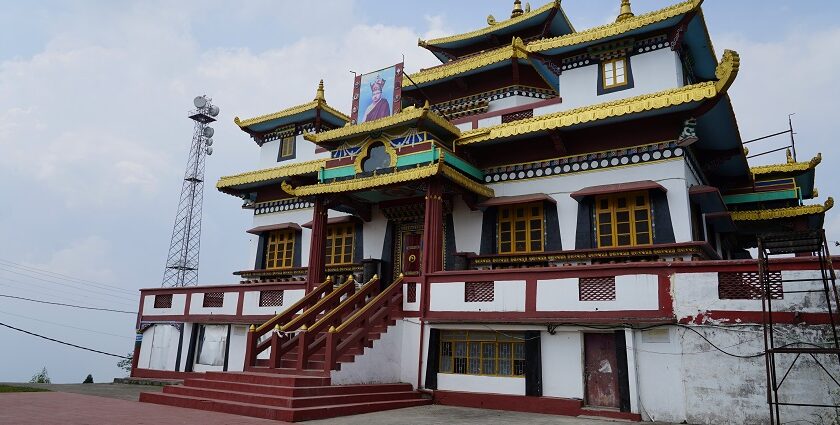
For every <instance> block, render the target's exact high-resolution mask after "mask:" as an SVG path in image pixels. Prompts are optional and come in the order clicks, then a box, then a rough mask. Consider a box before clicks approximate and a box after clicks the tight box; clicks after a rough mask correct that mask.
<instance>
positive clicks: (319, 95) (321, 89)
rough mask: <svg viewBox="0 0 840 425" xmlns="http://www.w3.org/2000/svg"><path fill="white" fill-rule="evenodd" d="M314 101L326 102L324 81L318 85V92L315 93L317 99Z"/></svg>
mask: <svg viewBox="0 0 840 425" xmlns="http://www.w3.org/2000/svg"><path fill="white" fill-rule="evenodd" d="M314 100H321V101H324V102H326V99H324V80H321V82H319V83H318V90H317V91H316V92H315V99H314Z"/></svg>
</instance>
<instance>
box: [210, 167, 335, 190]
mask: <svg viewBox="0 0 840 425" xmlns="http://www.w3.org/2000/svg"><path fill="white" fill-rule="evenodd" d="M326 163H327V159H316V160H313V161H306V162H297V163H292V164H288V165H283V166H280V167H274V168H266V169H263V170H255V171H249V172H247V173H241V174H235V175H232V176H224V177H222V178H220V179H219V181H218V182H216V189H218V190H219V191H221V192H224V193H228V194H234V193H236V192H240V191H243V190H247V189H250V188H253V187H257V186H261V185H264V184H266V183H270V182H277V183H279V182H281V181H284V180H285V179H288V178H290V177H295V176H304V175H314V174H316V173H317V172H318V171H320V170H321V169H322V168H324V166H325V164H326Z"/></svg>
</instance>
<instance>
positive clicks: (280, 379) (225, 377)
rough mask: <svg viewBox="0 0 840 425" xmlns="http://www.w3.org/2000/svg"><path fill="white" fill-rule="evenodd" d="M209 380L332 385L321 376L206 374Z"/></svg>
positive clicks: (247, 373) (284, 384) (291, 384)
mask: <svg viewBox="0 0 840 425" xmlns="http://www.w3.org/2000/svg"><path fill="white" fill-rule="evenodd" d="M205 377H206V378H207V379H211V380H216V381H233V382H247V383H250V384H265V385H281V386H306V387H311V386H319V385H330V378H327V377H321V376H302V375H281V374H277V373H255V372H205Z"/></svg>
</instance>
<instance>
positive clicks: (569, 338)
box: [540, 331, 584, 399]
mask: <svg viewBox="0 0 840 425" xmlns="http://www.w3.org/2000/svg"><path fill="white" fill-rule="evenodd" d="M540 354H541V355H542V382H543V396H545V397H563V398H576V399H583V396H584V393H583V338H582V334H581V333H580V332H578V331H571V332H564V331H557V332H556V333H555V334H554V335H551V334H549V333H548V332H545V331H543V332H541V333H540Z"/></svg>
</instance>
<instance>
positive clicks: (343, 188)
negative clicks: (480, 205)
mask: <svg viewBox="0 0 840 425" xmlns="http://www.w3.org/2000/svg"><path fill="white" fill-rule="evenodd" d="M436 175H441V176H444V177H446V178H447V179H449V180H450V181H452V182H453V183H455V184H457V185H459V186H461V187H463V188H464V189H467V190H469V191H470V192H473V193H475V194H476V195H479V196H483V197H486V198H492V197H493V196H494V192H493V189H490V188H489V187H487V186H485V185H484V184H482V183H478V182H476V181H474V180H472V179H470V178H469V177H467V176H465V175H464V174H461V173H460V172H459V171H457V170H456V169H455V168H453V167H450V166H449V165H446V164H445V162H444V160H443V159H441V160H440V161H438V162H433V163H430V164H427V165H421V166H417V167H414V168H409V169H403V170H397V171H393V172H388V173H383V174H374V175H371V176H365V177H358V178H353V179H347V180H339V181H331V182H323V183H317V184H312V185H302V186H298V187H292V186H291V185H289V184H288V183H286V182H283V183H282V187H283V190H284V191H286V193H288V194H290V195H292V196H297V197H304V196H312V195H322V194H329V193H348V192H357V191H365V190H369V189H376V188H380V187H384V186H389V185H394V184H399V183H407V182H411V181H417V180H423V179H426V178H429V177H432V176H436Z"/></svg>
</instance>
